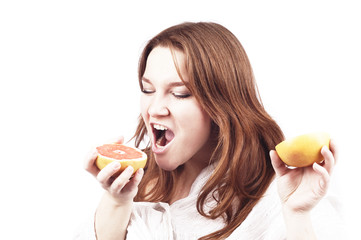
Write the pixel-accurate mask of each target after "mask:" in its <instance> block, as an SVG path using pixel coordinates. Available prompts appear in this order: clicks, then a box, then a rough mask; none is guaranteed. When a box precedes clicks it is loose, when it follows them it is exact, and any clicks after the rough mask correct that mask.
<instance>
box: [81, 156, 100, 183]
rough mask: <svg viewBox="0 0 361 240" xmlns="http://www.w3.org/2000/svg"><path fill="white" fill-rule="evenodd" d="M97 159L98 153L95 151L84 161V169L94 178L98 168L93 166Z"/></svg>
mask: <svg viewBox="0 0 361 240" xmlns="http://www.w3.org/2000/svg"><path fill="white" fill-rule="evenodd" d="M97 157H98V153H97V152H96V151H92V152H90V153H89V154H88V155H87V156H86V158H85V161H84V169H85V170H86V171H88V172H90V173H91V174H92V175H93V176H94V177H96V176H97V175H98V173H99V168H98V167H97V166H96V165H95V160H96V159H97Z"/></svg>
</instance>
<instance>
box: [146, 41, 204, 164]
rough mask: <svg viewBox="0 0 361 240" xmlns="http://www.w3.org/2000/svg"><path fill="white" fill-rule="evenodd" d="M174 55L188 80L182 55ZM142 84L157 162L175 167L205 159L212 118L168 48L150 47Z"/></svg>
mask: <svg viewBox="0 0 361 240" xmlns="http://www.w3.org/2000/svg"><path fill="white" fill-rule="evenodd" d="M175 56H176V59H177V63H178V66H179V69H180V71H181V76H182V77H183V78H184V81H185V82H187V74H186V72H185V69H184V66H183V64H184V62H185V61H184V55H183V53H182V52H180V51H175ZM142 86H143V89H142V91H143V93H142V96H141V113H142V117H143V120H144V122H145V124H146V128H147V131H148V136H149V137H150V139H151V143H152V151H153V152H154V155H155V159H156V162H157V164H158V166H159V167H161V168H162V169H164V170H174V169H176V168H177V167H178V166H180V165H182V164H184V163H186V162H188V161H189V160H191V161H192V162H193V163H195V161H196V162H197V161H207V160H208V159H206V158H207V157H208V158H209V156H210V153H211V150H210V145H209V144H207V142H208V140H209V139H210V132H211V119H210V117H209V116H208V114H207V113H206V112H205V111H203V109H202V108H201V106H200V105H199V103H198V102H197V100H196V99H195V97H194V96H192V94H191V92H190V91H189V90H188V88H187V87H186V86H185V85H184V83H183V82H182V80H181V78H180V77H179V75H178V73H177V69H176V67H175V64H174V61H173V56H172V53H171V51H170V49H169V48H165V47H156V48H154V49H153V50H152V51H151V53H150V54H149V56H148V59H147V64H146V69H145V72H144V75H143V78H142Z"/></svg>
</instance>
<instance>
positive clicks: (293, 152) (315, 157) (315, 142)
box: [276, 133, 330, 167]
mask: <svg viewBox="0 0 361 240" xmlns="http://www.w3.org/2000/svg"><path fill="white" fill-rule="evenodd" d="M329 144H330V136H329V135H328V134H327V133H311V134H304V135H300V136H297V137H294V138H291V139H286V140H285V141H283V142H281V143H279V144H278V145H277V146H276V151H277V153H278V156H279V157H280V159H281V160H282V161H283V162H284V163H285V164H287V165H288V166H292V167H307V166H310V165H312V164H313V163H314V162H317V163H320V162H322V160H323V156H322V154H321V149H322V147H323V146H327V147H328V148H329V147H330V146H329Z"/></svg>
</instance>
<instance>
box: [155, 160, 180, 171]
mask: <svg viewBox="0 0 361 240" xmlns="http://www.w3.org/2000/svg"><path fill="white" fill-rule="evenodd" d="M155 162H156V163H157V165H158V167H160V168H161V169H163V170H165V171H173V170H175V169H176V168H177V167H178V166H179V165H176V164H172V163H170V162H168V161H162V160H160V159H157V157H156V158H155Z"/></svg>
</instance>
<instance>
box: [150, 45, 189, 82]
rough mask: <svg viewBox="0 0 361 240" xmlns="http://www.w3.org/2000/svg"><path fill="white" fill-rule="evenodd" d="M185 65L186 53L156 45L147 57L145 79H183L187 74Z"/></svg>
mask: <svg viewBox="0 0 361 240" xmlns="http://www.w3.org/2000/svg"><path fill="white" fill-rule="evenodd" d="M183 66H184V54H183V53H182V52H180V51H178V50H171V49H170V48H167V47H156V48H154V49H153V50H152V51H151V52H150V54H149V56H148V58H147V63H146V68H145V71H144V74H143V79H148V80H150V81H154V80H166V79H171V80H172V81H174V80H179V81H181V80H182V79H183V80H184V76H185V71H184V67H183ZM181 76H182V77H181Z"/></svg>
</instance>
